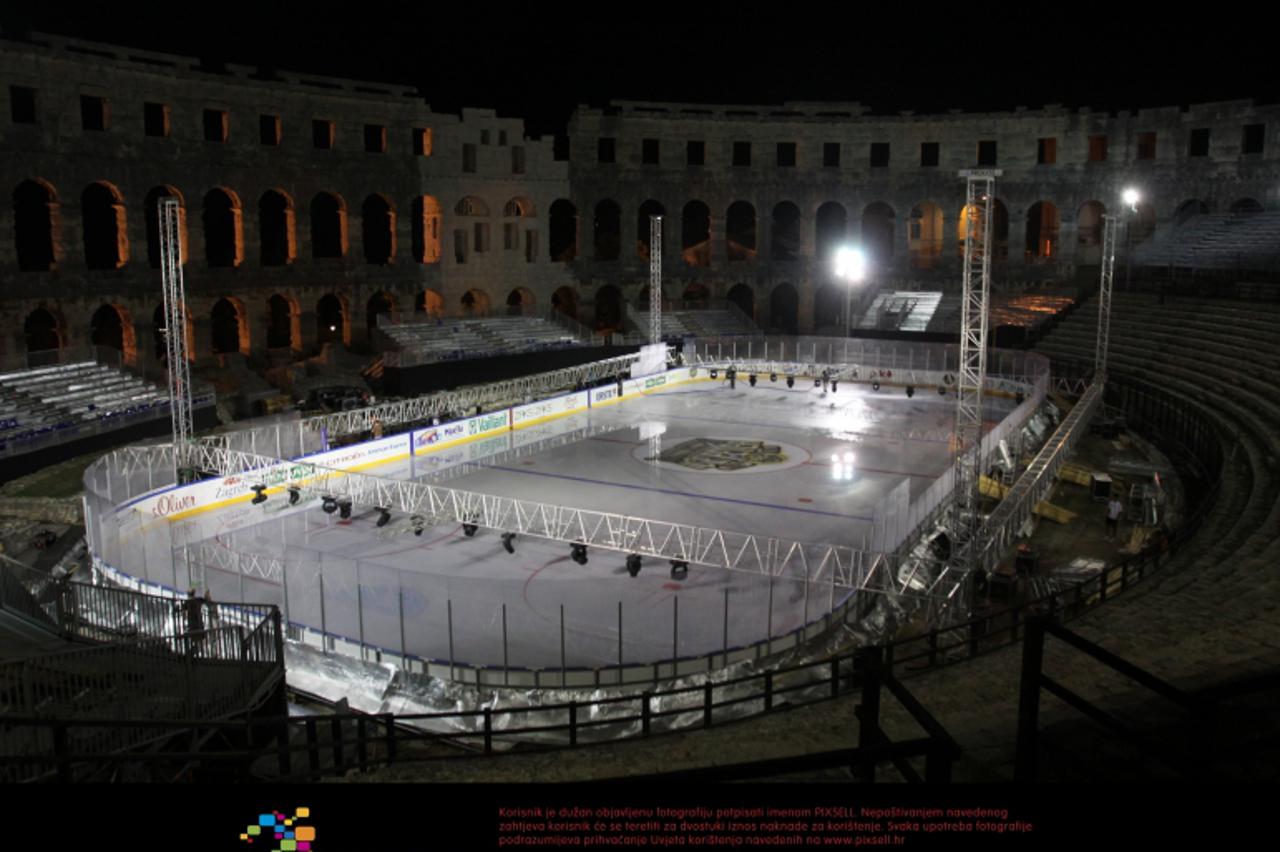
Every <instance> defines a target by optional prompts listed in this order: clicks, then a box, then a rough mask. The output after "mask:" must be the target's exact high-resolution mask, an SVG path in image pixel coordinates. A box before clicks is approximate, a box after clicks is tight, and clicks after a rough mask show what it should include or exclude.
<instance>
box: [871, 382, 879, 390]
mask: <svg viewBox="0 0 1280 852" xmlns="http://www.w3.org/2000/svg"><path fill="white" fill-rule="evenodd" d="M871 389H872V390H873V391H878V390H880V383H879V382H872V383H871Z"/></svg>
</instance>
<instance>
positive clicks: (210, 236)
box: [204, 188, 244, 267]
mask: <svg viewBox="0 0 1280 852" xmlns="http://www.w3.org/2000/svg"><path fill="white" fill-rule="evenodd" d="M204 256H205V260H206V261H207V262H208V264H209V265H210V266H213V267H234V266H239V265H240V261H242V260H244V237H243V235H242V233H241V230H240V199H239V198H237V197H236V195H235V193H233V192H232V191H231V190H229V189H221V188H216V189H211V190H209V193H208V194H207V195H206V196H205V197H204Z"/></svg>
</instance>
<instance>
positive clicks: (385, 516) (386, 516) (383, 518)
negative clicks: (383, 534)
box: [377, 508, 391, 527]
mask: <svg viewBox="0 0 1280 852" xmlns="http://www.w3.org/2000/svg"><path fill="white" fill-rule="evenodd" d="M378 511H379V512H380V513H381V514H379V515H378V523H377V526H380V527H385V526H386V525H387V524H389V523H391V510H390V509H382V508H379V509H378Z"/></svg>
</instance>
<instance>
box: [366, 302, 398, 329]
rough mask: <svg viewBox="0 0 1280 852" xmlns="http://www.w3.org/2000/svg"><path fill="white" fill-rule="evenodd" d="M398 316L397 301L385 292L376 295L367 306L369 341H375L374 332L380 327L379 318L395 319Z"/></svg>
mask: <svg viewBox="0 0 1280 852" xmlns="http://www.w3.org/2000/svg"><path fill="white" fill-rule="evenodd" d="M395 315H396V299H395V296H392V295H391V294H390V293H387V292H385V291H383V292H381V293H374V294H373V295H372V296H370V297H369V301H368V302H367V303H366V304H365V325H366V328H367V329H368V332H369V339H370V340H372V339H373V330H374V329H375V328H377V327H378V317H386V318H387V319H389V320H390V319H394V318H395Z"/></svg>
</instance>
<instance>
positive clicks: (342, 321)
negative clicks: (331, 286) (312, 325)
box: [316, 293, 351, 344]
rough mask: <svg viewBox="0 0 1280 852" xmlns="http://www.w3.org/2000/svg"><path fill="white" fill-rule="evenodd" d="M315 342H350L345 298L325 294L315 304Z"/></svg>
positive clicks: (349, 323) (348, 315) (349, 320)
mask: <svg viewBox="0 0 1280 852" xmlns="http://www.w3.org/2000/svg"><path fill="white" fill-rule="evenodd" d="M316 341H317V342H318V343H320V344H325V343H345V344H349V343H350V342H351V311H350V309H349V308H348V306H347V300H346V298H345V297H343V296H341V295H339V294H338V293H326V294H325V295H324V296H321V297H320V301H319V302H317V303H316Z"/></svg>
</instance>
